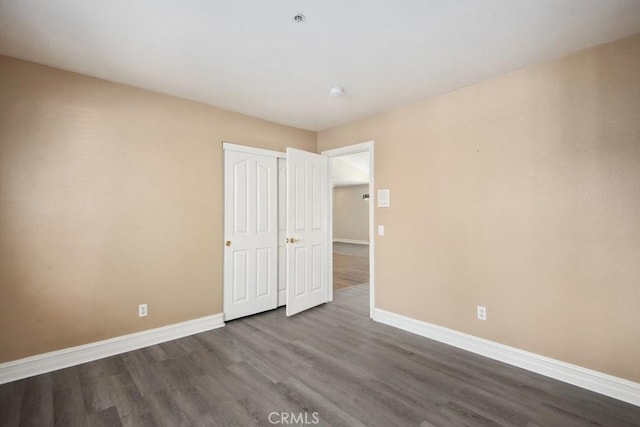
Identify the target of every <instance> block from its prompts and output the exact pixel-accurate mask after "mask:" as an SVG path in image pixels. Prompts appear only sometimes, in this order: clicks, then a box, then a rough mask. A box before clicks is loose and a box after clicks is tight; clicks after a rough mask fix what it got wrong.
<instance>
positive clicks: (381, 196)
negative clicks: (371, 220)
mask: <svg viewBox="0 0 640 427" xmlns="http://www.w3.org/2000/svg"><path fill="white" fill-rule="evenodd" d="M389 204H390V194H389V190H387V189H383V190H378V207H379V208H388V207H389Z"/></svg>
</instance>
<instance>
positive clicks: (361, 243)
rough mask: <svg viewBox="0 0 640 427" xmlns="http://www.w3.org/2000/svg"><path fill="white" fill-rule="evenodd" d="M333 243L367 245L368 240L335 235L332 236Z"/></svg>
mask: <svg viewBox="0 0 640 427" xmlns="http://www.w3.org/2000/svg"><path fill="white" fill-rule="evenodd" d="M333 242H334V243H351V244H354V245H368V244H369V242H367V241H366V240H354V239H339V238H337V237H334V238H333Z"/></svg>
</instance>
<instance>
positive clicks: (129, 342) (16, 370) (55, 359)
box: [0, 313, 224, 384]
mask: <svg viewBox="0 0 640 427" xmlns="http://www.w3.org/2000/svg"><path fill="white" fill-rule="evenodd" d="M222 326H224V320H223V315H222V313H219V314H214V315H212V316H206V317H201V318H199V319H193V320H187V321H186V322H180V323H175V324H173V325H167V326H162V327H160V328H155V329H149V330H147V331H142V332H136V333H134V334H129V335H122V336H119V337H115V338H110V339H108V340H104V341H97V342H93V343H89V344H84V345H79V346H76V347H69V348H64V349H62V350H57V351H52V352H49V353H43V354H38V355H35V356H30V357H25V358H24V359H18V360H12V361H11V362H5V363H0V384H4V383H8V382H11V381H15V380H19V379H22V378H28V377H32V376H34V375H39V374H44V373H46V372H51V371H55V370H57V369H62V368H67V367H69V366H75V365H79V364H81V363H86V362H91V361H93V360H98V359H102V358H104V357H109V356H113V355H115V354H120V353H125V352H127V351H132V350H137V349H139V348H142V347H148V346H150V345H154V344H159V343H162V342H166V341H171V340H175V339H177V338H182V337H186V336H188V335H193V334H197V333H199V332H205V331H209V330H211V329H216V328H220V327H222Z"/></svg>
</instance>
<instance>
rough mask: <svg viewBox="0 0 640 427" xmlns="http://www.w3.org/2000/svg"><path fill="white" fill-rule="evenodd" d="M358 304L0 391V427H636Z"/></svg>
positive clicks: (622, 411) (353, 297)
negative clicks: (382, 319) (373, 315)
mask: <svg viewBox="0 0 640 427" xmlns="http://www.w3.org/2000/svg"><path fill="white" fill-rule="evenodd" d="M366 295H367V290H366V285H363V286H355V287H351V288H348V289H344V290H340V291H337V292H335V297H334V298H335V301H334V302H333V303H330V304H326V305H323V306H320V307H317V308H315V309H312V310H309V311H307V312H305V313H301V314H300V315H297V316H294V317H292V318H286V317H285V314H284V310H283V309H282V308H281V309H278V310H274V311H270V312H266V313H263V314H260V315H256V316H251V317H247V318H244V319H238V320H234V321H231V322H228V323H227V326H225V327H224V328H221V329H217V330H213V331H209V332H205V333H201V334H197V335H193V336H190V337H186V338H182V339H179V340H175V341H171V342H167V343H163V344H160V345H155V346H152V347H148V348H144V349H141V350H137V351H132V352H129V353H125V354H121V355H118V356H113V357H109V358H106V359H103V360H98V361H95V362H91V363H87V364H84V365H80V366H76V367H71V368H67V369H63V370H60V371H56V372H52V373H49V374H44V375H39V376H36V377H33V378H29V379H25V380H21V381H16V382H13V383H9V384H5V385H2V386H0V425H1V426H3V427H4V426H18V425H25V426H26V425H34V426H50V425H57V426H82V425H101V426H119V425H128V426H152V425H161V426H179V425H203V426H216V425H238V426H251V425H262V426H264V425H271V424H270V423H269V417H270V414H271V420H272V421H282V420H283V418H281V417H282V415H281V414H282V413H284V412H286V413H287V414H289V413H294V415H296V416H298V415H297V414H302V415H300V416H301V417H302V416H304V414H307V415H306V416H307V418H306V420H307V421H309V422H312V421H314V420H315V418H314V413H317V414H315V416H317V417H318V419H319V424H317V425H335V426H361V425H370V426H385V427H387V426H424V427H428V426H463V425H464V426H488V425H489V426H492V425H507V426H512V425H513V426H530V427H533V426H540V427H543V426H545V427H546V426H562V427H565V426H585V425H602V426H633V425H635V426H638V425H640V408H638V407H635V406H632V405H629V404H625V403H622V402H619V401H616V400H614V399H610V398H607V397H604V396H601V395H598V394H595V393H592V392H589V391H586V390H582V389H579V388H576V387H573V386H570V385H567V384H564V383H561V382H558V381H554V380H551V379H548V378H545V377H542V376H539V375H536V374H533V373H531V372H528V371H524V370H521V369H518V368H515V367H511V366H508V365H505V364H502V363H499V362H496V361H493V360H490V359H486V358H483V357H481V356H477V355H474V354H471V353H468V352H465V351H463V350H459V349H456V348H453V347H450V346H447V345H445V344H441V343H438V342H435V341H431V340H428V339H425V338H421V337H418V336H416V335H412V334H409V333H407V332H403V331H401V330H398V329H395V328H392V327H389V326H386V325H382V324H379V323H375V322H373V321H371V320H370V319H369V318H368V317H367V315H366V310H365V311H363V310H362V307H365V308H366V307H367V303H366ZM273 412H278V413H277V414H276V415H273V414H272V413H273ZM286 416H287V420H288V421H290V420H291V418H290V415H286ZM296 420H298V421H300V420H304V419H298V418H296ZM293 424H295V425H300V423H299V422H298V423H293ZM280 425H285V424H282V423H281V424H280ZM290 425H291V424H290ZM310 425H313V424H310Z"/></svg>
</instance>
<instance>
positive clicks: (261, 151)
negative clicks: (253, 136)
mask: <svg viewBox="0 0 640 427" xmlns="http://www.w3.org/2000/svg"><path fill="white" fill-rule="evenodd" d="M222 149H223V150H230V151H240V152H242V153H250V154H259V155H262V156H269V157H280V158H283V159H286V158H287V153H282V152H280V151H274V150H267V149H264V148H256V147H248V146H246V145H238V144H232V143H231V142H224V141H223V142H222Z"/></svg>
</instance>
